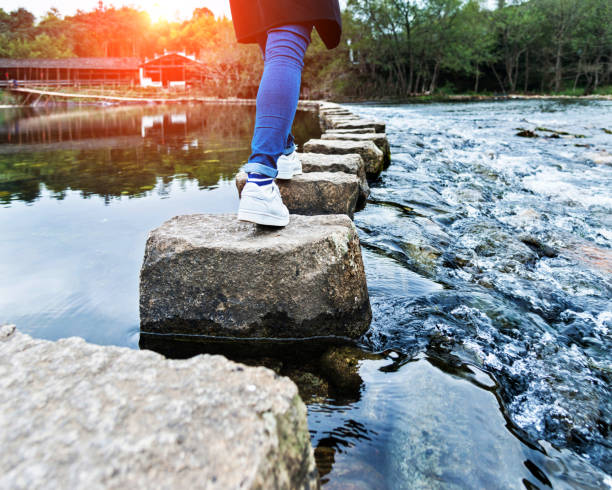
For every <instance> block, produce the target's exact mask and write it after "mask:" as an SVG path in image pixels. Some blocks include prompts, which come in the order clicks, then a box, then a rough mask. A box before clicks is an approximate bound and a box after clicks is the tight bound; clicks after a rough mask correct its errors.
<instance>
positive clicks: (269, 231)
mask: <svg viewBox="0 0 612 490" xmlns="http://www.w3.org/2000/svg"><path fill="white" fill-rule="evenodd" d="M370 320H371V311H370V301H369V297H368V290H367V286H366V279H365V273H364V269H363V262H362V259H361V250H360V246H359V238H358V236H357V232H356V230H355V227H354V225H353V222H352V221H351V220H350V218H349V217H348V216H346V215H324V216H299V215H292V216H291V221H290V223H289V225H287V226H286V227H285V228H266V227H260V226H257V225H254V224H252V223H246V222H241V221H238V220H237V219H236V215H212V214H196V215H188V216H177V217H175V218H172V219H171V220H169V221H166V222H165V223H164V224H163V225H162V226H160V227H159V228H157V229H155V230H153V231H152V232H151V233H150V234H149V238H148V240H147V245H146V252H145V258H144V263H143V266H142V269H141V274H140V328H141V331H143V332H150V333H169V334H199V335H212V336H224V337H237V338H245V337H258V338H309V337H317V336H345V337H353V338H355V337H359V336H360V335H361V334H363V333H364V332H365V331H366V330H367V328H368V326H369V324H370Z"/></svg>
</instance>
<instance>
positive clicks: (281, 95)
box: [244, 24, 312, 178]
mask: <svg viewBox="0 0 612 490" xmlns="http://www.w3.org/2000/svg"><path fill="white" fill-rule="evenodd" d="M311 31H312V26H307V25H302V24H295V25H286V26H280V27H274V28H272V29H270V30H269V31H268V32H267V36H266V39H262V41H261V42H260V47H261V49H262V53H263V55H264V71H263V75H262V76H261V82H260V83H259V91H258V92H257V108H256V113H255V130H254V132H253V140H252V141H251V156H250V157H249V162H248V163H247V164H246V165H245V166H244V170H245V172H249V173H258V174H262V175H266V176H268V177H272V178H275V177H276V175H277V174H278V170H276V161H277V160H278V157H280V156H281V155H282V154H283V153H285V154H288V153H291V152H292V151H293V150H294V149H295V145H294V143H293V137H292V136H291V126H292V125H293V118H294V117H295V111H296V110H297V103H298V99H299V98H300V84H301V81H302V68H303V67H304V54H305V53H306V49H307V48H308V45H309V44H310V32H311Z"/></svg>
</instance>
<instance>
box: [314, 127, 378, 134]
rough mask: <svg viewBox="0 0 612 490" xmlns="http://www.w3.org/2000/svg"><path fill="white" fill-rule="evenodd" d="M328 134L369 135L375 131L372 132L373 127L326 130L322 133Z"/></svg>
mask: <svg viewBox="0 0 612 490" xmlns="http://www.w3.org/2000/svg"><path fill="white" fill-rule="evenodd" d="M329 132H333V133H334V134H370V133H375V132H376V131H374V126H364V127H362V128H352V129H327V130H325V131H324V133H329ZM383 134H384V133H383Z"/></svg>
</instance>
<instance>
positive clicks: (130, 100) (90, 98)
mask: <svg viewBox="0 0 612 490" xmlns="http://www.w3.org/2000/svg"><path fill="white" fill-rule="evenodd" d="M14 94H20V95H19V97H21V98H22V100H23V101H24V103H23V104H15V103H14V102H16V99H15V97H16V96H15V95H14ZM3 96H4V97H8V98H9V99H11V102H12V103H10V104H4V105H0V108H10V107H23V106H29V105H36V104H38V103H41V101H42V103H44V104H47V105H48V104H53V103H55V102H61V103H66V102H71V103H94V104H96V103H101V104H135V103H151V104H168V103H190V102H192V103H193V102H195V103H209V104H235V105H254V104H255V99H241V98H237V97H229V98H216V97H210V96H201V95H197V93H196V92H184V93H183V94H182V95H180V94H179V93H178V92H168V91H157V92H151V91H147V92H146V93H142V92H139V91H134V90H127V91H125V90H124V91H121V90H116V89H111V90H104V89H82V90H80V91H79V90H78V89H77V90H74V89H72V88H70V89H67V90H61V89H59V90H58V89H54V90H47V89H46V88H25V87H20V88H17V89H13V90H11V91H5V92H4V93H3V92H2V90H0V101H2V99H3ZM504 100H568V101H571V100H587V101H588V100H612V94H593V95H568V94H433V95H429V94H424V95H414V96H410V97H380V98H376V97H367V98H358V97H337V98H334V99H333V101H334V102H337V103H356V104H363V103H371V102H375V103H381V104H421V103H428V102H488V101H504ZM308 102H309V101H306V105H307V104H308ZM300 104H301V108H305V107H304V103H300Z"/></svg>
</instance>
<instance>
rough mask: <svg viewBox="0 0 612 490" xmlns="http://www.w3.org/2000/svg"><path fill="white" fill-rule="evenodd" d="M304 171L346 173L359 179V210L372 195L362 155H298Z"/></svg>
mask: <svg viewBox="0 0 612 490" xmlns="http://www.w3.org/2000/svg"><path fill="white" fill-rule="evenodd" d="M298 157H299V158H300V161H301V162H302V169H303V171H304V172H305V173H309V172H344V173H347V174H351V175H356V176H357V177H358V178H359V190H360V192H359V199H358V200H357V209H361V208H362V207H363V206H364V205H365V202H366V199H367V198H368V196H369V195H370V187H369V185H368V180H367V179H366V173H365V164H364V162H363V158H361V155H359V154H357V153H349V154H346V155H326V154H324V153H298Z"/></svg>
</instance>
